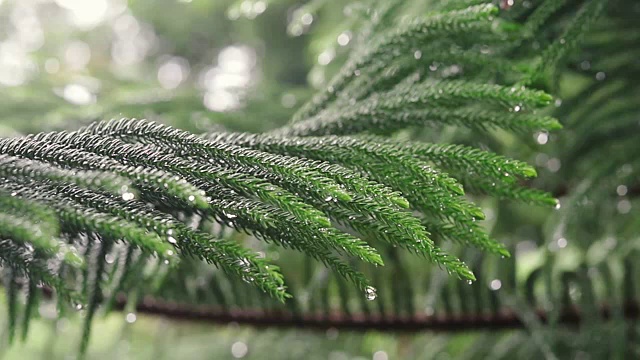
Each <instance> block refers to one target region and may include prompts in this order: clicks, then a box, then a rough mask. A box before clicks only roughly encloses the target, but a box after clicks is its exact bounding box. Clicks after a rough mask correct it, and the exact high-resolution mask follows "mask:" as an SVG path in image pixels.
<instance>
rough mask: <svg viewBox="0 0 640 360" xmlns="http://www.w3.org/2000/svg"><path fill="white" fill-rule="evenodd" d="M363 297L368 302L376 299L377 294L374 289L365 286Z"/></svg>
mask: <svg viewBox="0 0 640 360" xmlns="http://www.w3.org/2000/svg"><path fill="white" fill-rule="evenodd" d="M364 296H365V297H366V298H367V300H369V301H371V300H375V299H376V298H377V297H378V292H377V290H376V288H374V287H373V286H367V287H366V288H365V289H364Z"/></svg>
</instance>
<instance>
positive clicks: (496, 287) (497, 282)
mask: <svg viewBox="0 0 640 360" xmlns="http://www.w3.org/2000/svg"><path fill="white" fill-rule="evenodd" d="M501 287H502V281H500V280H498V279H493V280H491V283H489V288H490V289H491V290H493V291H496V290H500V288H501Z"/></svg>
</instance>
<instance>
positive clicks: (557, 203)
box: [554, 200, 561, 210]
mask: <svg viewBox="0 0 640 360" xmlns="http://www.w3.org/2000/svg"><path fill="white" fill-rule="evenodd" d="M560 207H561V205H560V201H557V200H556V206H554V209H556V210H560Z"/></svg>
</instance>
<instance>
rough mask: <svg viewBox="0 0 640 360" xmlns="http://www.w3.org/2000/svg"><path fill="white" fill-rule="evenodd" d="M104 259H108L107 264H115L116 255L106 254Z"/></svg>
mask: <svg viewBox="0 0 640 360" xmlns="http://www.w3.org/2000/svg"><path fill="white" fill-rule="evenodd" d="M104 261H106V262H107V264H113V263H114V262H115V261H116V257H115V256H114V255H113V254H107V255H105V256H104Z"/></svg>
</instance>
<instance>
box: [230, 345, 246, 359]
mask: <svg viewBox="0 0 640 360" xmlns="http://www.w3.org/2000/svg"><path fill="white" fill-rule="evenodd" d="M248 352H249V347H248V346H247V344H245V343H243V342H242V341H236V342H234V343H233V345H231V355H233V357H234V358H236V359H240V358H243V357H245V356H246V355H247V353H248Z"/></svg>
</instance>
